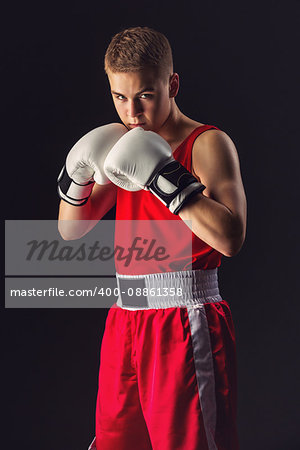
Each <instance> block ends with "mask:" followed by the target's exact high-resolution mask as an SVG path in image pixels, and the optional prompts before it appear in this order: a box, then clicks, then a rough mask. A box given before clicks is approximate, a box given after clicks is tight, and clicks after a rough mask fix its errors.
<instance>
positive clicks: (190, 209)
mask: <svg viewBox="0 0 300 450" xmlns="http://www.w3.org/2000/svg"><path fill="white" fill-rule="evenodd" d="M192 156H193V174H194V175H195V176H196V177H197V178H198V179H199V180H201V182H202V183H203V184H204V185H205V186H206V189H205V190H204V192H203V194H197V195H195V197H194V198H193V199H191V201H190V202H189V203H187V205H186V206H184V207H183V208H182V209H181V211H180V213H179V216H180V217H181V219H182V220H189V221H191V222H192V227H191V228H192V231H193V233H194V234H196V236H198V237H199V238H200V239H202V240H203V241H204V242H206V243H207V244H208V245H210V246H211V247H213V248H215V249H216V250H218V251H219V252H220V253H222V254H223V255H225V256H234V255H236V254H237V253H238V252H239V250H240V249H241V247H242V245H243V242H244V240H245V234H246V217H247V212H246V208H247V206H246V196H245V191H244V187H243V182H242V178H241V173H240V164H239V159H238V154H237V151H236V148H235V145H234V143H233V142H232V140H231V139H230V138H229V136H227V134H226V133H224V132H222V131H219V130H209V131H207V132H205V133H203V134H202V135H200V136H199V137H198V138H197V139H196V141H195V143H194V148H193V155H192Z"/></svg>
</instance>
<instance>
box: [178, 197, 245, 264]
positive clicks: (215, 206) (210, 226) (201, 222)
mask: <svg viewBox="0 0 300 450" xmlns="http://www.w3.org/2000/svg"><path fill="white" fill-rule="evenodd" d="M179 216H180V217H181V219H182V220H184V221H188V222H186V223H187V225H188V226H189V228H191V229H192V231H193V233H194V234H195V235H196V236H198V237H199V238H200V239H202V240H203V241H204V242H206V243H207V244H208V245H210V246H211V247H213V248H214V249H216V250H217V251H219V252H220V253H222V254H223V255H225V256H234V255H236V254H237V253H238V251H239V250H240V248H241V247H242V245H243V242H244V239H245V230H244V227H243V220H242V218H241V217H237V216H235V215H234V214H232V212H231V211H230V210H229V209H228V208H227V207H226V206H224V205H222V204H221V203H218V202H216V201H215V200H213V199H211V198H208V197H205V196H204V195H202V194H197V195H195V197H194V198H193V199H191V201H190V202H189V203H187V204H186V205H185V206H184V207H183V208H182V209H181V211H180V212H179Z"/></svg>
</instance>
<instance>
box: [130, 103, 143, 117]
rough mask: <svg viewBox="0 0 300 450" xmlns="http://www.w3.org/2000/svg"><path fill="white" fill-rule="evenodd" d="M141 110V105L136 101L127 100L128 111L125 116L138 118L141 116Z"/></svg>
mask: <svg viewBox="0 0 300 450" xmlns="http://www.w3.org/2000/svg"><path fill="white" fill-rule="evenodd" d="M142 112H143V109H142V105H141V103H140V102H139V101H138V100H129V101H128V110H127V114H128V116H129V117H132V118H134V117H138V116H140V115H141V114H142Z"/></svg>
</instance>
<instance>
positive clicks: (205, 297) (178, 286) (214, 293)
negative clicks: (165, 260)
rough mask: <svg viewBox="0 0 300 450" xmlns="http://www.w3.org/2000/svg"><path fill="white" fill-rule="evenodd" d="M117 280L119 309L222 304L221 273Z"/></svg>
mask: <svg viewBox="0 0 300 450" xmlns="http://www.w3.org/2000/svg"><path fill="white" fill-rule="evenodd" d="M116 276H117V283H118V291H119V297H118V301H117V306H119V307H120V308H124V309H132V310H135V309H160V308H174V307H184V306H198V305H202V304H204V303H214V302H220V301H221V300H222V297H221V296H220V293H219V287H218V269H210V270H186V271H180V272H166V273H152V274H147V275H120V274H118V273H117V274H116Z"/></svg>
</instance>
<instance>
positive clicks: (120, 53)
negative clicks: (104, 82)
mask: <svg viewBox="0 0 300 450" xmlns="http://www.w3.org/2000/svg"><path fill="white" fill-rule="evenodd" d="M104 69H105V72H106V73H107V74H108V72H109V71H110V72H138V71H141V70H144V69H154V70H156V71H157V73H158V74H159V75H161V76H169V75H171V74H172V72H173V58H172V50H171V46H170V43H169V41H168V39H167V38H166V36H165V35H164V34H162V33H160V32H159V31H156V30H153V29H152V28H149V27H133V28H127V29H125V30H123V31H120V32H119V33H117V34H116V35H115V36H113V38H112V40H111V42H110V44H109V46H108V48H107V50H106V53H105V58H104Z"/></svg>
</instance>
